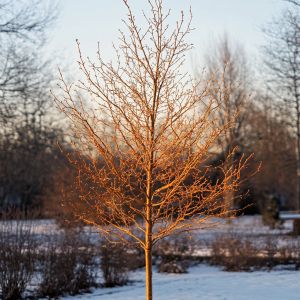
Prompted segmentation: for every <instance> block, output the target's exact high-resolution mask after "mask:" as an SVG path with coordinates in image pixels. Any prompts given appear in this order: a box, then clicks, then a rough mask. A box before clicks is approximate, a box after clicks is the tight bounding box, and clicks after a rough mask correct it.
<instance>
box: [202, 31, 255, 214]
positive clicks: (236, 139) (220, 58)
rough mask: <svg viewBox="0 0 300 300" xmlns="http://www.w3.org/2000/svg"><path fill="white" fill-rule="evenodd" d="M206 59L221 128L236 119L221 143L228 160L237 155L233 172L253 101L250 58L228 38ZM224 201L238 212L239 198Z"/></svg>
mask: <svg viewBox="0 0 300 300" xmlns="http://www.w3.org/2000/svg"><path fill="white" fill-rule="evenodd" d="M208 53H209V54H207V55H206V65H207V68H208V76H209V78H210V79H211V80H212V82H213V84H212V85H211V90H210V93H211V97H213V98H214V100H215V101H216V103H218V104H219V107H220V109H219V110H218V113H219V122H220V126H225V125H226V124H228V123H229V122H230V120H232V119H233V118H235V123H234V125H233V126H231V127H230V128H229V129H228V130H227V131H226V133H225V135H222V136H220V138H219V139H218V142H219V145H220V147H221V148H222V149H223V153H224V156H225V157H227V155H228V154H229V153H230V152H232V151H234V152H235V153H234V155H232V156H231V158H232V159H231V161H228V167H229V168H230V167H231V165H232V164H233V161H234V160H235V157H237V156H238V155H240V154H241V153H242V152H243V151H244V149H243V142H244V141H243V138H244V134H243V129H244V127H245V123H246V119H247V111H248V109H247V106H249V103H250V101H251V97H250V72H249V66H248V64H247V60H246V56H245V53H244V51H243V48H242V47H241V46H235V45H233V44H232V43H231V42H230V40H229V38H228V36H227V35H224V36H223V37H222V38H221V39H220V40H219V41H218V42H216V43H215V45H214V47H212V49H210V51H209V52H208ZM224 201H225V202H226V203H227V205H228V208H229V209H230V208H232V209H233V208H234V207H235V206H236V205H237V204H236V203H235V195H234V194H233V193H232V192H228V191H227V192H226V194H225V195H224Z"/></svg>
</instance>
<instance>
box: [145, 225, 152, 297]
mask: <svg viewBox="0 0 300 300" xmlns="http://www.w3.org/2000/svg"><path fill="white" fill-rule="evenodd" d="M147 227H148V226H147ZM151 231H152V229H150V226H149V227H148V228H147V229H146V239H147V240H146V249H145V261H146V300H152V239H151Z"/></svg>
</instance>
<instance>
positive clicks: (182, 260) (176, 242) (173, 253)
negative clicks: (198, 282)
mask: <svg viewBox="0 0 300 300" xmlns="http://www.w3.org/2000/svg"><path fill="white" fill-rule="evenodd" d="M194 244H195V242H194V240H193V238H192V237H191V236H190V235H179V236H177V235H173V236H171V237H170V238H169V239H166V240H163V241H161V242H160V243H159V245H158V247H157V249H156V251H155V252H154V254H156V255H157V256H158V257H159V263H158V266H157V269H158V272H162V273H187V271H188V267H189V259H190V258H191V256H192V255H193V252H194Z"/></svg>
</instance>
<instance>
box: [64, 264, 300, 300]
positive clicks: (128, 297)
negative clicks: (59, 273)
mask: <svg viewBox="0 0 300 300" xmlns="http://www.w3.org/2000/svg"><path fill="white" fill-rule="evenodd" d="M153 275H154V276H153V285H154V287H153V293H154V299H155V300H169V299H173V300H250V299H251V300H252V299H255V300H266V299H272V300H296V299H297V300H299V298H300V296H299V295H300V285H299V282H300V272H295V271H286V270H279V271H272V272H266V271H259V272H250V273H248V272H238V273H237V272H236V273H234V272H233V273H231V272H224V271H221V270H220V269H219V268H216V267H211V266H207V265H198V266H194V267H192V268H190V270H189V273H187V274H176V275H175V274H158V273H156V272H154V274H153ZM132 278H133V280H135V281H134V282H133V283H132V285H129V286H125V287H117V288H102V289H95V290H94V291H93V292H92V293H91V294H84V295H80V296H74V297H71V296H69V297H64V298H62V300H76V299H81V300H88V299H90V300H121V299H122V300H132V299H134V300H144V299H145V284H144V279H143V278H144V271H143V270H139V271H136V272H134V273H133V276H132Z"/></svg>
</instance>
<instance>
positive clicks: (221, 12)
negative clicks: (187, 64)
mask: <svg viewBox="0 0 300 300" xmlns="http://www.w3.org/2000/svg"><path fill="white" fill-rule="evenodd" d="M58 1H59V9H60V15H59V19H58V22H57V24H56V26H55V28H54V30H53V31H52V34H51V40H50V44H49V47H48V49H49V50H50V51H52V52H53V51H55V53H56V55H57V56H58V57H60V58H61V59H63V61H64V64H69V62H70V63H71V62H74V61H75V60H76V57H77V52H76V44H75V39H76V38H78V39H79V40H80V42H81V45H82V49H83V51H84V53H86V54H87V55H93V54H94V53H95V52H96V48H97V42H98V41H99V42H100V45H101V48H102V50H103V52H104V55H105V56H106V57H107V58H111V49H112V48H111V43H112V42H116V40H117V34H118V29H119V28H124V26H123V24H122V21H121V19H122V18H124V17H125V14H126V9H125V7H124V5H123V3H122V0H84V1H83V0H58ZM129 3H130V4H131V6H132V7H133V9H134V11H135V12H136V14H139V12H140V11H141V10H142V9H144V10H145V11H146V12H147V10H148V5H147V0H129ZM286 5H287V4H286V3H285V2H284V0H165V1H164V6H165V7H166V8H171V13H172V16H171V18H170V22H171V23H172V22H174V21H175V20H176V17H177V16H178V15H179V12H180V10H183V11H186V12H188V10H189V6H191V7H192V11H193V27H195V30H194V31H193V32H192V34H191V35H190V37H189V41H190V42H192V43H193V44H194V45H195V48H194V50H193V52H192V53H191V54H190V58H193V59H195V58H198V59H200V58H201V57H202V56H203V54H204V53H205V52H206V51H207V48H208V46H209V45H210V44H211V43H212V42H213V40H214V39H216V38H218V37H219V36H221V35H223V34H224V33H225V32H226V33H227V34H228V35H229V37H231V39H232V40H234V41H238V42H239V43H240V44H242V45H243V46H244V47H245V49H246V51H247V53H248V55H249V56H251V57H252V58H255V57H256V56H257V55H258V49H259V47H260V45H261V44H262V42H263V34H262V32H261V27H262V26H263V25H266V24H267V23H268V22H269V21H271V20H272V17H273V16H276V15H278V14H279V13H280V11H281V10H282V9H283V8H284V7H285V6H286ZM190 61H192V59H190Z"/></svg>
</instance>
